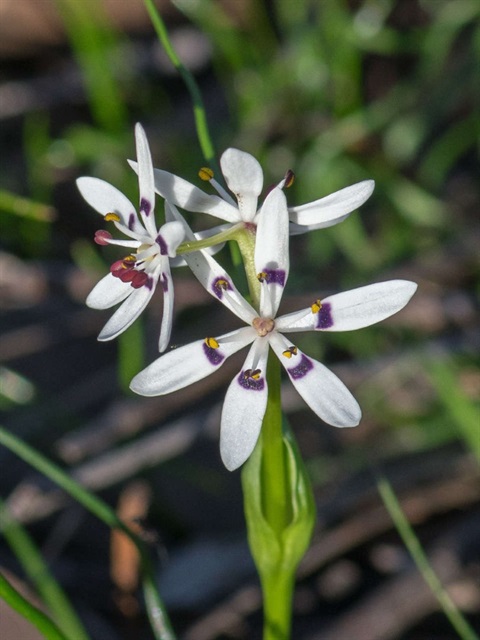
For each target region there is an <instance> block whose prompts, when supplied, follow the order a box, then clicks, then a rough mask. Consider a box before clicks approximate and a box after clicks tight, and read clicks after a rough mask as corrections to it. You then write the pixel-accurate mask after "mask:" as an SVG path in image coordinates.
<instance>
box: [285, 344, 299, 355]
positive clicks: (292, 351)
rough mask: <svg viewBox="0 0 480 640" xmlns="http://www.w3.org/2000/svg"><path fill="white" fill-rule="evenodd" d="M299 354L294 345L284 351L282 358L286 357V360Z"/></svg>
mask: <svg viewBox="0 0 480 640" xmlns="http://www.w3.org/2000/svg"><path fill="white" fill-rule="evenodd" d="M297 353H298V349H297V347H295V346H294V345H292V346H291V347H288V349H285V351H283V353H282V356H285V358H291V357H292V356H296V355H297Z"/></svg>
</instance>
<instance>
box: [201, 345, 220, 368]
mask: <svg viewBox="0 0 480 640" xmlns="http://www.w3.org/2000/svg"><path fill="white" fill-rule="evenodd" d="M202 347H203V353H204V354H205V355H206V356H207V359H208V361H209V362H210V364H213V365H214V366H215V367H218V365H219V364H221V363H222V362H223V361H224V360H225V356H224V355H222V354H221V353H220V350H219V349H213V348H212V347H209V346H208V344H206V343H205V342H204V343H203V344H202Z"/></svg>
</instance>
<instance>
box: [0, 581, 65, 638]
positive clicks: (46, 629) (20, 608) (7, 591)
mask: <svg viewBox="0 0 480 640" xmlns="http://www.w3.org/2000/svg"><path fill="white" fill-rule="evenodd" d="M0 598H2V600H4V601H5V602H6V603H7V604H8V605H9V606H10V607H11V608H12V609H14V610H15V611H16V612H17V613H19V614H20V615H21V616H22V618H25V620H28V621H29V622H31V623H32V624H33V625H34V626H35V627H36V628H37V629H38V630H39V631H40V633H41V634H42V635H43V636H44V637H45V638H47V640H73V638H69V637H68V636H65V635H64V634H63V633H62V631H60V629H59V628H58V627H57V625H56V624H55V623H54V622H53V621H52V620H50V618H49V617H48V616H47V615H45V614H44V613H43V611H40V609H38V608H37V607H35V606H34V605H33V604H32V603H31V602H29V601H28V600H27V599H26V598H24V597H23V596H22V595H21V594H20V593H19V592H18V591H17V590H16V589H15V587H14V586H13V585H11V584H10V582H9V581H8V580H7V579H6V578H5V576H4V575H2V574H1V573H0Z"/></svg>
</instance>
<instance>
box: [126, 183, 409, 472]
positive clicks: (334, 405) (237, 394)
mask: <svg viewBox="0 0 480 640" xmlns="http://www.w3.org/2000/svg"><path fill="white" fill-rule="evenodd" d="M193 255H195V256H196V267H195V269H196V272H197V277H199V279H200V281H201V282H202V284H203V285H204V286H205V287H206V288H207V290H209V291H210V293H212V295H214V296H216V297H217V298H218V299H219V300H220V301H221V302H222V303H223V304H225V305H226V306H227V307H228V308H229V309H230V310H231V311H232V312H233V313H235V314H236V315H237V316H238V317H239V318H240V319H241V320H243V321H244V322H245V323H246V325H247V326H246V327H243V328H241V329H237V330H236V331H232V332H230V333H227V334H224V335H221V336H215V337H214V336H209V337H207V338H205V339H204V340H198V341H196V342H193V343H192V344H189V345H186V346H183V347H179V348H177V349H174V350H172V351H170V352H169V353H167V354H165V355H163V356H162V357H161V358H158V359H157V360H156V361H155V362H153V363H152V364H151V365H149V366H148V367H147V368H146V369H144V370H143V371H141V372H140V373H139V374H138V375H137V376H135V378H134V379H133V380H132V383H131V388H132V390H133V391H135V392H136V393H139V394H141V395H145V396H156V395H164V394H167V393H171V392H173V391H177V390H178V389H182V388H184V387H186V386H187V385H189V384H192V383H193V382H196V381H198V380H201V379H202V378H204V377H206V376H208V375H210V374H211V373H213V372H214V371H216V370H217V369H219V368H220V366H221V365H222V364H223V362H225V359H226V358H228V357H229V356H231V355H232V354H234V353H235V352H237V351H238V350H239V349H241V348H242V347H245V346H247V345H249V344H251V347H250V350H249V352H248V355H247V358H246V360H245V363H244V365H243V367H242V369H241V371H240V372H239V374H238V375H236V376H235V378H234V379H233V381H232V383H231V384H230V386H229V388H228V391H227V394H226V397H225V402H224V405H223V411H222V418H221V430H220V451H221V456H222V459H223V462H224V464H225V466H226V467H227V468H228V469H230V470H233V469H236V468H237V467H239V466H240V465H241V464H242V463H243V462H245V460H247V458H248V457H249V456H250V454H251V452H252V451H253V448H254V446H255V443H256V441H257V439H258V436H259V433H260V429H261V426H262V420H263V417H264V414H265V409H266V405H267V395H268V389H267V380H266V376H265V374H266V368H267V358H268V353H269V347H271V348H272V350H273V351H274V352H275V354H276V355H277V356H278V358H279V359H280V361H281V363H282V365H283V366H284V368H285V370H286V371H287V374H288V376H289V378H290V380H291V381H292V383H293V384H294V386H295V388H296V389H297V391H298V392H299V393H300V395H301V396H302V397H303V399H304V400H305V401H306V402H307V404H308V405H309V406H310V408H311V409H312V410H313V411H314V412H315V413H316V414H317V415H318V416H319V417H320V418H322V419H323V420H324V421H325V422H327V423H329V424H331V425H334V426H337V427H352V426H355V425H357V424H358V423H359V421H360V418H361V411H360V407H359V406H358V404H357V402H356V400H355V398H354V397H353V396H352V395H351V393H350V392H349V391H348V389H347V388H346V387H345V385H344V384H343V383H342V382H341V381H340V380H339V379H338V378H337V376H335V375H334V374H333V373H332V372H331V371H329V370H328V369H327V368H326V367H325V366H323V365H322V364H321V363H320V362H317V361H316V360H314V359H312V358H309V357H308V356H306V355H305V354H304V353H303V352H302V351H301V350H300V349H299V348H298V347H297V346H296V345H295V344H293V343H292V342H290V340H289V339H288V338H286V337H285V336H284V335H283V334H285V333H294V332H297V331H312V330H313V331H349V330H352V329H358V328H361V327H366V326H368V325H371V324H373V323H375V322H379V321H380V320H383V319H384V318H387V317H388V316H390V315H392V314H394V313H396V312H397V311H399V310H400V309H402V307H404V306H405V304H406V303H407V302H408V300H409V299H410V298H411V296H412V295H413V293H414V291H415V289H416V284H415V283H413V282H408V281H404V280H392V281H390V282H381V283H378V284H373V285H370V286H367V287H361V288H359V289H354V290H352V291H348V292H346V293H341V294H337V295H332V296H329V297H327V298H325V299H324V300H322V301H320V300H316V301H315V302H314V303H313V304H312V306H311V307H309V308H307V309H302V310H301V311H298V312H296V313H291V314H288V315H284V316H280V317H278V318H277V317H276V314H277V310H278V307H279V304H280V301H281V297H282V294H283V290H284V287H285V284H286V281H287V278H288V271H289V258H288V210H287V204H286V200H285V196H284V194H283V192H282V190H281V189H280V188H279V187H276V188H275V189H273V191H271V192H270V194H269V195H268V196H267V198H266V200H265V203H264V205H263V207H262V209H261V214H260V215H259V217H258V228H257V240H256V246H255V268H256V270H257V273H258V279H259V281H260V283H261V291H260V305H259V311H258V312H257V311H256V310H255V309H254V308H253V307H252V306H251V305H250V304H249V303H248V302H247V301H246V300H245V299H244V298H243V297H242V296H241V295H240V293H239V292H238V290H237V289H236V288H235V286H234V284H233V282H232V280H231V278H230V277H229V276H228V274H227V273H226V272H225V271H224V270H223V269H222V267H221V266H220V265H219V264H218V263H217V262H215V260H214V259H213V258H211V257H210V256H204V255H201V254H199V253H197V254H193ZM195 269H194V270H195Z"/></svg>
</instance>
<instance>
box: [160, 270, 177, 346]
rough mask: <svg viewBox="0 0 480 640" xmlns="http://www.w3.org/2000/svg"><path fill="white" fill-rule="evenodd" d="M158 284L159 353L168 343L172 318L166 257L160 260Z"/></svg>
mask: <svg viewBox="0 0 480 640" xmlns="http://www.w3.org/2000/svg"><path fill="white" fill-rule="evenodd" d="M160 284H161V286H162V288H163V314H162V324H161V326H160V337H159V339H158V350H159V351H160V353H163V352H164V351H165V349H166V348H167V347H168V343H169V341H170V336H171V334H172V320H173V298H174V295H173V280H172V276H171V272H170V264H169V262H168V258H165V259H163V260H162V271H161V273H160Z"/></svg>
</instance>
